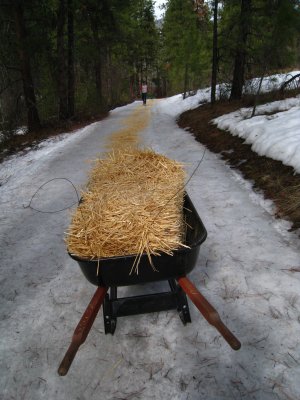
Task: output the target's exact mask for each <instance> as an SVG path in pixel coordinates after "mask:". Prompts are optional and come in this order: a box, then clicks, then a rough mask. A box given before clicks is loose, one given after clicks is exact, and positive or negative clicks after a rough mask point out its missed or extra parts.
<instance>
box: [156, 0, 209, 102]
mask: <svg viewBox="0 0 300 400" xmlns="http://www.w3.org/2000/svg"><path fill="white" fill-rule="evenodd" d="M203 25H204V26H205V29H202V26H203ZM207 26H209V24H208V23H207V21H206V20H204V21H203V20H202V19H199V15H198V13H196V12H195V4H194V2H192V1H190V0H169V1H168V3H167V9H166V13H165V20H164V23H163V40H164V57H165V63H166V64H167V65H168V66H169V68H168V79H169V81H170V84H171V87H172V92H176V91H178V90H181V91H183V96H184V97H185V94H186V92H187V91H188V90H189V89H192V88H194V87H197V86H198V87H199V86H200V85H201V76H202V74H203V71H205V73H206V72H207V68H208V63H209V56H208V52H207V50H206V43H207V41H208V32H209V30H208V29H206V28H207Z"/></svg>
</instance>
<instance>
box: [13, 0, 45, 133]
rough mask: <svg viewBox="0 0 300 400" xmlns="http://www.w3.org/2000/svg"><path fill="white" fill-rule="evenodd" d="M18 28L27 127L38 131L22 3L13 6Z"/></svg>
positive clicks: (17, 2) (18, 2) (38, 120)
mask: <svg viewBox="0 0 300 400" xmlns="http://www.w3.org/2000/svg"><path fill="white" fill-rule="evenodd" d="M13 11H14V19H15V26H16V37H17V47H18V53H19V61H20V71H21V76H22V81H23V92H24V99H25V104H26V109H27V125H28V130H29V131H35V130H38V129H39V128H40V127H41V124H40V118H39V114H38V110H37V106H36V97H35V89H34V84H33V79H32V74H31V66H30V56H29V53H28V49H27V41H26V39H27V32H26V26H25V20H24V11H23V6H22V2H21V1H17V0H16V1H15V2H14V4H13Z"/></svg>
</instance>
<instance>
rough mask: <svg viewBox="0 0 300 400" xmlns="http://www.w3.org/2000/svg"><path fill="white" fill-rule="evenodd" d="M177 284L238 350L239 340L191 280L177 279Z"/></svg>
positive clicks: (208, 320) (209, 321)
mask: <svg viewBox="0 0 300 400" xmlns="http://www.w3.org/2000/svg"><path fill="white" fill-rule="evenodd" d="M177 281H178V283H179V285H180V286H181V287H182V289H183V290H184V292H185V293H186V294H187V295H188V297H189V298H190V299H191V300H192V302H193V303H194V304H195V306H196V307H197V308H198V310H199V311H200V312H201V314H202V315H203V316H204V318H205V319H206V320H207V322H208V323H210V324H211V325H213V326H214V327H215V328H216V329H217V330H218V331H219V332H220V334H221V335H222V336H223V338H224V339H225V340H226V342H227V343H228V344H229V345H230V346H231V347H232V348H233V349H234V350H239V349H240V347H241V343H240V341H239V340H238V339H237V338H236V337H235V336H234V334H233V333H232V332H231V331H230V330H229V329H228V328H227V326H225V325H224V324H223V322H222V321H221V318H220V316H219V314H218V312H217V311H216V310H215V309H214V308H213V306H212V305H211V304H210V303H209V302H208V301H207V300H206V298H205V297H204V296H203V295H202V294H201V293H200V292H199V290H198V289H197V288H196V287H195V286H194V285H193V284H192V282H191V281H190V280H189V279H188V278H186V277H182V278H178V279H177Z"/></svg>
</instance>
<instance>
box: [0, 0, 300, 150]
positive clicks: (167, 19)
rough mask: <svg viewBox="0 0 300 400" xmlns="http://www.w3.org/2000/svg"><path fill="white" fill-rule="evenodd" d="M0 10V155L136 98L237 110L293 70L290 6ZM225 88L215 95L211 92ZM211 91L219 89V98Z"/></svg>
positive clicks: (282, 2)
mask: <svg viewBox="0 0 300 400" xmlns="http://www.w3.org/2000/svg"><path fill="white" fill-rule="evenodd" d="M154 3H155V2H154V1H152V0H122V1H117V0H85V1H82V0H39V1H37V0H26V1H22V0H14V1H8V0H1V1H0V21H1V24H0V131H1V138H2V141H1V147H2V149H3V148H4V147H5V146H6V144H5V143H6V142H7V141H9V140H11V138H12V136H15V133H16V132H18V130H19V129H20V127H23V128H22V129H23V130H22V132H23V133H24V132H27V133H30V132H35V133H36V134H37V135H39V134H42V133H41V132H43V130H45V129H49V128H50V129H56V128H57V127H60V128H62V129H67V128H68V126H70V125H71V124H74V122H76V121H83V120H85V121H86V120H91V119H92V118H99V117H100V116H103V115H105V113H106V112H107V111H109V110H110V109H112V108H114V107H116V106H118V105H122V104H126V103H129V102H131V101H133V100H135V99H137V98H139V96H140V85H141V82H142V81H143V80H145V81H147V83H148V88H149V96H150V97H156V98H159V97H165V96H170V95H173V94H175V93H180V92H182V93H183V97H185V96H186V95H192V94H193V93H195V91H196V89H198V88H203V87H206V86H211V102H212V103H214V102H215V101H216V100H219V99H222V98H223V99H224V98H226V99H229V100H238V99H241V98H242V96H243V87H244V85H245V83H247V82H248V81H250V79H251V78H253V77H263V76H266V75H270V74H272V73H275V72H282V71H285V70H288V69H291V68H297V66H299V62H300V51H299V50H300V1H299V0H224V1H222V0H213V1H204V0H169V1H166V2H165V5H164V18H162V19H161V20H156V18H155V12H154ZM221 82H222V83H227V84H228V85H226V84H225V85H222V86H217V84H218V83H221ZM218 88H219V89H218Z"/></svg>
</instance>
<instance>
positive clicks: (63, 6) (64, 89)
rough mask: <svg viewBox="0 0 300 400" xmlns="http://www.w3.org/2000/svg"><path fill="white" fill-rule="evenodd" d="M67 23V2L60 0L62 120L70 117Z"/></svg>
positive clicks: (60, 102)
mask: <svg viewBox="0 0 300 400" xmlns="http://www.w3.org/2000/svg"><path fill="white" fill-rule="evenodd" d="M65 23H66V4H65V0H60V1H59V7H58V15H57V64H58V75H57V83H58V98H59V110H58V115H59V119H60V120H65V119H67V118H68V86H67V71H66V69H67V68H66V57H65Z"/></svg>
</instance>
